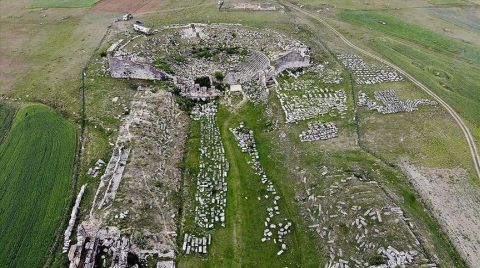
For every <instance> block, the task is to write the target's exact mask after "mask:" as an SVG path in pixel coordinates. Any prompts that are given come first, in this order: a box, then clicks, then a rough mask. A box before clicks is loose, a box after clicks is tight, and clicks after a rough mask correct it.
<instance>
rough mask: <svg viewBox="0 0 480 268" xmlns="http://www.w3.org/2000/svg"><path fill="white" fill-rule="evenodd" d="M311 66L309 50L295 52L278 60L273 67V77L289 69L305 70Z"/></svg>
mask: <svg viewBox="0 0 480 268" xmlns="http://www.w3.org/2000/svg"><path fill="white" fill-rule="evenodd" d="M309 66H310V54H309V51H308V49H306V48H304V49H300V50H299V51H297V50H293V51H290V52H288V53H287V54H285V55H283V56H281V57H280V58H278V59H277V62H276V63H275V65H274V66H273V67H274V68H273V75H274V76H276V75H279V74H280V73H281V72H283V71H285V70H287V69H295V68H304V67H309Z"/></svg>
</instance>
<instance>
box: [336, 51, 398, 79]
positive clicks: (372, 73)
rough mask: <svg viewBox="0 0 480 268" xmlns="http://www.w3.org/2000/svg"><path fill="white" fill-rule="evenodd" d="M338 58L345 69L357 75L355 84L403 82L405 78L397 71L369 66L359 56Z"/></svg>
mask: <svg viewBox="0 0 480 268" xmlns="http://www.w3.org/2000/svg"><path fill="white" fill-rule="evenodd" d="M337 57H338V59H339V60H340V61H341V62H342V64H343V65H344V66H345V68H346V69H347V70H349V71H350V72H352V73H353V74H354V75H355V82H356V83H357V84H359V85H373V84H379V83H385V82H398V81H403V77H402V76H401V75H400V74H399V73H398V72H397V71H396V70H394V69H392V68H390V67H387V66H384V67H381V66H376V65H372V64H368V63H366V62H365V61H364V60H363V59H362V58H361V57H360V56H358V55H355V54H340V55H338V56H337Z"/></svg>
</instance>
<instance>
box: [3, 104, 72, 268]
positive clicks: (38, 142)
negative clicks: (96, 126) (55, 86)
mask: <svg viewBox="0 0 480 268" xmlns="http://www.w3.org/2000/svg"><path fill="white" fill-rule="evenodd" d="M75 149H76V134H75V128H74V127H73V125H72V124H71V123H69V122H67V121H65V120H64V119H63V118H62V117H61V116H59V115H58V114H56V113H55V112H54V111H53V110H51V109H50V108H48V107H47V106H44V105H37V104H33V105H27V106H25V107H23V108H22V109H20V110H19V111H18V113H17V115H16V117H15V119H14V120H13V123H12V127H11V130H10V132H9V133H8V135H7V136H6V137H5V139H4V141H3V143H2V144H0V230H1V231H0V267H41V266H42V265H43V263H44V261H45V258H46V256H47V255H48V250H49V249H50V247H51V245H52V241H53V240H54V236H55V232H56V230H57V228H58V226H59V225H60V223H61V220H62V216H63V215H64V212H65V206H66V205H67V203H68V195H69V192H70V191H69V189H70V179H71V176H72V168H73V163H74V158H75Z"/></svg>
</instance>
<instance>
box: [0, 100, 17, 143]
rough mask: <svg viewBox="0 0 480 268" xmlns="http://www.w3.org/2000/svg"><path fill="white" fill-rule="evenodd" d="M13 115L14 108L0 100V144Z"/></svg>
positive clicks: (8, 128)
mask: <svg viewBox="0 0 480 268" xmlns="http://www.w3.org/2000/svg"><path fill="white" fill-rule="evenodd" d="M14 117H15V108H14V107H12V106H10V105H9V104H7V103H3V102H0V144H1V143H2V141H3V140H4V139H5V137H6V136H7V133H8V131H9V130H10V126H11V125H12V121H13V118H14Z"/></svg>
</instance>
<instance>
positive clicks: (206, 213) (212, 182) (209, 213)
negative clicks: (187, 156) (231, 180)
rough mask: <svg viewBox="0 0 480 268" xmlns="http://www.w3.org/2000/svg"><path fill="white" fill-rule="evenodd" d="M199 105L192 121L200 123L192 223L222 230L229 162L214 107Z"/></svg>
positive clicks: (209, 104)
mask: <svg viewBox="0 0 480 268" xmlns="http://www.w3.org/2000/svg"><path fill="white" fill-rule="evenodd" d="M198 106H201V107H197V108H195V111H197V115H196V116H195V117H194V118H198V120H200V123H201V140H200V144H201V145H200V161H199V169H200V170H199V172H198V175H197V191H196V193H195V204H196V206H195V222H196V223H197V225H198V226H199V227H202V228H206V229H213V228H214V227H215V224H216V223H218V224H220V225H221V226H222V227H225V206H226V204H227V180H226V179H227V173H228V162H227V159H226V158H225V150H224V148H223V144H222V140H221V137H220V130H219V128H218V126H217V125H216V122H215V111H216V107H215V104H214V103H208V104H198ZM198 111H200V112H198ZM198 114H201V116H198Z"/></svg>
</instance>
